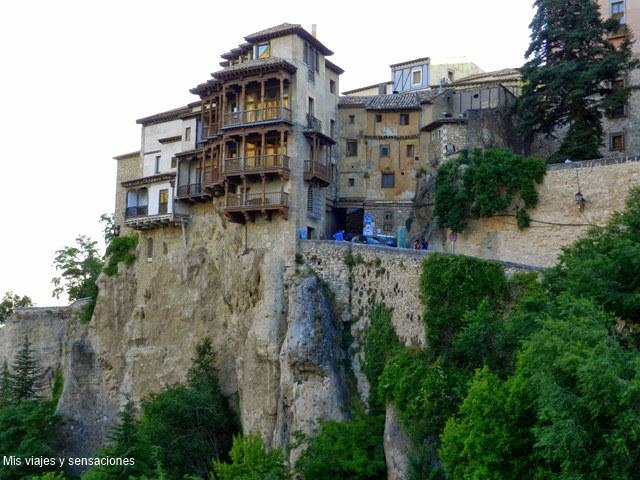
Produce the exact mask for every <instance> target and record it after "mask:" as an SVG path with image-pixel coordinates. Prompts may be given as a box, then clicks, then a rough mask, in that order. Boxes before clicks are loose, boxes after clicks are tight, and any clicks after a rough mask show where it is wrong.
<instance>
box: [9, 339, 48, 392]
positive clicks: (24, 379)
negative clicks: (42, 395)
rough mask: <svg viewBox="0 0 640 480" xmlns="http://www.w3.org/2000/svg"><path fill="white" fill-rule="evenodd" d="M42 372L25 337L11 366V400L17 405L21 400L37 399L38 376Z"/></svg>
mask: <svg viewBox="0 0 640 480" xmlns="http://www.w3.org/2000/svg"><path fill="white" fill-rule="evenodd" d="M41 374H42V372H41V369H40V365H39V363H38V361H37V360H36V359H35V358H34V356H33V351H32V350H31V342H29V338H28V337H27V336H26V335H25V337H24V340H23V341H22V347H20V350H18V351H17V352H16V356H15V359H14V361H13V364H12V365H11V373H10V378H11V382H10V384H11V399H12V401H13V402H15V403H18V402H21V401H23V400H31V399H36V398H38V390H40V376H41Z"/></svg>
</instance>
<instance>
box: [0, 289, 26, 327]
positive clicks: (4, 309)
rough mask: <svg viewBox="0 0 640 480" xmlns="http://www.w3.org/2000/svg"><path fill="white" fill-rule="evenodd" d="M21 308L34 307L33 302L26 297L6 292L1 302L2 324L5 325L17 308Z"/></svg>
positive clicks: (0, 321)
mask: <svg viewBox="0 0 640 480" xmlns="http://www.w3.org/2000/svg"><path fill="white" fill-rule="evenodd" d="M21 307H33V300H31V299H30V298H29V297H27V296H26V295H24V296H22V297H21V296H20V295H16V294H15V293H13V292H6V293H5V294H4V297H2V301H1V302H0V324H3V323H4V322H5V321H6V320H7V318H9V317H10V316H11V315H12V314H13V312H14V310H15V309H16V308H21Z"/></svg>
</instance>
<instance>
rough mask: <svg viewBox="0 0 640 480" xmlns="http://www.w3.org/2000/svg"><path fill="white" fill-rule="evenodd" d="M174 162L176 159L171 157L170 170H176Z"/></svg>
mask: <svg viewBox="0 0 640 480" xmlns="http://www.w3.org/2000/svg"><path fill="white" fill-rule="evenodd" d="M176 162H177V159H176V157H171V168H176Z"/></svg>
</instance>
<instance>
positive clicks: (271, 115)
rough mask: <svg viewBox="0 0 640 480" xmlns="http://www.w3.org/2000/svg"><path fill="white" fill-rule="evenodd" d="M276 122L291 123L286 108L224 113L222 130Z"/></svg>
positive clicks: (289, 111)
mask: <svg viewBox="0 0 640 480" xmlns="http://www.w3.org/2000/svg"><path fill="white" fill-rule="evenodd" d="M277 122H288V123H291V109H290V108H286V107H267V108H256V109H254V110H243V111H240V112H233V113H225V114H224V119H223V125H222V128H232V127H241V126H245V125H252V124H256V123H258V124H260V123H277Z"/></svg>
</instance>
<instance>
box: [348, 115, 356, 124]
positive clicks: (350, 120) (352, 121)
mask: <svg viewBox="0 0 640 480" xmlns="http://www.w3.org/2000/svg"><path fill="white" fill-rule="evenodd" d="M354 123H356V116H355V115H349V124H351V125H353V124H354Z"/></svg>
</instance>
